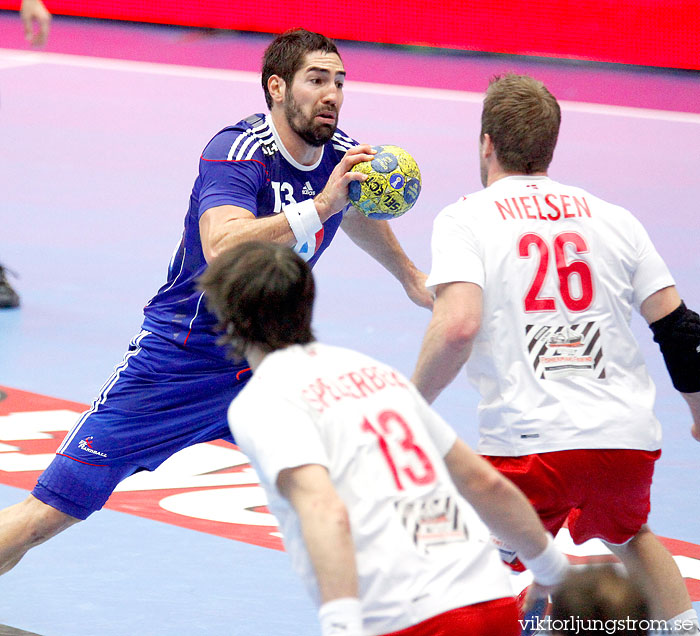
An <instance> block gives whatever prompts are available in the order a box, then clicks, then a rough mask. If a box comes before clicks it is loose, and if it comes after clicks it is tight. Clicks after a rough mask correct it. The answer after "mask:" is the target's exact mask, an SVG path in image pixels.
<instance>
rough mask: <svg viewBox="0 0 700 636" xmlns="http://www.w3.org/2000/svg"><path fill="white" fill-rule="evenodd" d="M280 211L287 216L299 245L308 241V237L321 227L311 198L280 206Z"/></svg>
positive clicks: (321, 224)
mask: <svg viewBox="0 0 700 636" xmlns="http://www.w3.org/2000/svg"><path fill="white" fill-rule="evenodd" d="M282 212H284V216H286V217H287V221H288V223H289V227H291V228H292V232H293V233H294V237H295V238H296V240H297V243H298V244H299V245H304V243H308V242H309V239H311V238H312V237H313V236H314V235H315V234H316V232H318V231H319V230H320V229H321V228H322V227H323V223H321V219H320V218H319V216H318V212H317V211H316V204H315V203H314V200H313V199H307V200H306V201H302V202H301V203H292V204H291V205H286V206H285V207H284V208H282Z"/></svg>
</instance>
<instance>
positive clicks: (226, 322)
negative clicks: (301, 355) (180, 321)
mask: <svg viewBox="0 0 700 636" xmlns="http://www.w3.org/2000/svg"><path fill="white" fill-rule="evenodd" d="M199 287H200V289H202V290H203V291H204V293H205V297H206V302H207V307H208V308H209V310H210V311H211V312H212V313H214V315H216V317H217V318H218V320H219V324H218V325H217V327H218V329H219V330H221V331H222V332H223V335H222V336H221V338H220V339H219V344H222V345H229V346H231V348H232V354H233V357H235V358H243V357H244V356H245V350H246V347H247V346H248V345H251V344H254V345H256V346H258V347H260V348H261V349H263V350H264V351H267V352H270V351H275V350H277V349H282V348H284V347H286V346H288V345H291V344H306V343H308V342H312V341H313V340H314V337H313V333H312V331H311V314H312V311H313V303H314V296H315V285H314V278H313V275H312V274H311V268H310V267H309V266H308V265H307V264H306V262H305V261H304V260H303V259H302V258H300V257H299V255H298V254H296V253H295V252H294V250H292V249H291V248H289V247H286V246H284V245H280V244H277V243H271V242H265V241H249V242H245V243H241V244H239V245H236V246H235V247H233V248H231V249H230V250H228V251H226V252H224V253H223V254H220V255H219V256H217V257H216V258H215V259H214V260H213V261H212V262H211V264H210V265H209V267H208V268H207V270H206V271H205V272H204V274H203V275H202V276H201V277H200V279H199Z"/></svg>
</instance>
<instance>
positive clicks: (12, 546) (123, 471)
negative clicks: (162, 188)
mask: <svg viewBox="0 0 700 636" xmlns="http://www.w3.org/2000/svg"><path fill="white" fill-rule="evenodd" d="M344 81H345V69H344V67H343V63H342V61H341V59H340V56H339V54H338V51H337V49H336V46H335V44H334V43H333V42H332V41H331V40H329V39H328V38H326V37H324V36H322V35H320V34H316V33H311V32H309V31H305V30H303V29H297V30H293V31H289V32H287V33H285V34H283V35H281V36H279V37H278V38H276V39H275V40H274V41H273V42H272V43H271V44H270V46H269V47H268V48H267V50H266V52H265V56H264V58H263V70H262V85H263V89H264V92H265V99H266V101H267V105H268V107H269V113H267V114H255V115H252V116H249V117H247V118H245V119H243V120H242V121H240V122H239V123H237V124H236V125H234V126H231V127H229V128H225V129H224V130H222V131H221V132H219V133H218V134H217V135H215V136H214V138H213V139H212V140H211V141H210V142H209V143H208V144H207V146H206V147H205V149H204V152H203V153H202V156H201V159H200V164H199V175H198V176H197V179H196V181H195V184H194V187H193V189H192V195H191V197H190V205H189V210H188V212H187V215H186V217H185V226H184V230H183V234H182V240H181V242H180V244H179V246H178V248H177V250H176V252H175V254H174V256H173V258H172V261H171V263H170V266H169V271H168V279H167V281H166V283H165V285H163V287H161V289H160V290H159V291H158V293H157V294H156V295H155V297H154V298H152V299H151V301H150V302H149V303H148V304H147V305H146V308H145V310H144V313H145V319H144V322H143V328H142V331H141V332H140V333H139V334H138V335H137V336H136V337H135V338H134V339H133V341H132V342H131V345H130V347H129V350H128V352H127V353H126V356H125V357H124V360H123V361H122V362H121V364H119V365H118V366H117V367H116V368H115V370H114V372H113V374H112V376H111V377H110V378H109V379H108V380H107V382H106V383H105V384H104V386H103V387H102V389H101V391H100V394H99V395H98V397H97V398H96V399H95V401H94V402H93V404H92V406H91V408H90V410H89V411H87V412H86V413H84V414H83V415H82V416H81V418H80V419H79V421H78V422H77V423H76V425H75V427H74V428H73V429H72V430H71V431H70V432H69V433H68V435H67V436H66V438H65V440H64V441H63V443H62V444H61V446H60V447H59V449H58V451H57V453H56V457H55V458H54V460H53V462H52V463H51V465H50V466H49V467H48V468H47V469H46V470H45V471H44V473H43V474H42V475H41V476H40V477H39V480H38V482H37V485H36V487H35V488H34V490H33V491H32V494H31V495H29V496H28V497H27V499H26V500H24V501H23V502H21V503H19V504H16V505H14V506H11V507H9V508H7V509H5V510H3V511H2V512H0V573H3V572H5V571H7V570H9V569H10V568H12V567H13V566H14V565H15V564H16V563H17V562H18V561H19V560H20V559H21V558H22V556H23V555H24V554H25V553H26V552H27V550H28V549H30V548H31V547H33V546H35V545H38V544H40V543H42V542H44V541H46V540H47V539H49V538H51V537H52V536H54V535H56V534H58V533H59V532H61V531H62V530H64V529H66V528H67V527H69V526H71V525H73V524H74V523H76V522H78V521H79V520H81V519H86V518H87V517H88V516H89V515H90V514H91V513H93V512H95V511H96V510H99V509H100V508H102V506H103V505H104V504H105V502H106V501H107V499H108V498H109V496H110V495H111V493H112V491H113V490H114V488H115V487H116V486H117V484H118V483H119V482H120V481H122V480H123V479H125V478H126V477H128V476H129V475H132V474H133V473H135V472H137V471H139V470H154V469H155V468H156V467H157V466H159V465H160V464H161V463H162V462H163V461H164V460H166V459H167V458H168V457H170V456H171V455H172V454H173V453H175V452H177V451H179V450H181V449H183V448H185V447H188V446H191V445H192V444H196V443H199V442H206V441H210V440H215V439H227V440H229V441H233V440H232V437H231V435H230V431H229V428H228V424H227V421H226V412H227V409H228V406H229V404H230V402H231V400H232V399H233V398H234V397H235V396H236V395H237V394H238V393H239V391H240V390H241V389H242V388H243V386H244V385H245V384H246V382H247V381H248V379H249V377H250V370H249V369H248V365H247V364H246V363H245V362H242V363H234V362H232V361H231V360H229V359H227V358H226V351H225V349H224V348H222V347H218V346H217V344H216V340H217V333H216V331H215V325H216V318H215V317H214V316H213V315H212V314H210V313H209V312H208V311H207V309H206V303H205V302H204V299H203V297H202V292H201V291H199V290H198V288H197V279H198V278H199V276H200V275H201V274H202V273H203V272H204V270H205V269H206V267H207V263H209V262H211V261H212V259H214V258H216V256H217V255H218V254H219V253H221V252H223V251H225V250H226V249H228V248H230V247H232V246H234V245H236V244H237V243H240V242H243V241H249V240H251V239H259V240H267V241H274V242H276V243H281V244H285V245H289V246H290V247H293V248H294V249H295V251H296V252H297V253H298V254H299V255H300V256H301V257H302V258H304V260H306V261H307V262H308V263H309V264H310V265H312V266H313V265H314V264H315V263H316V261H317V260H318V258H319V257H320V255H321V254H322V252H323V251H324V250H325V249H326V248H327V247H328V245H329V244H330V242H331V241H332V240H333V237H334V235H335V233H336V232H337V231H338V228H339V227H342V228H343V230H344V231H345V232H346V233H347V234H348V235H349V236H350V238H351V239H352V240H353V241H354V242H355V243H356V244H358V245H359V246H360V247H361V248H362V249H363V250H365V251H366V252H367V253H368V254H370V255H371V256H372V257H374V258H375V259H376V260H377V261H378V262H380V263H381V264H382V265H383V266H384V267H386V268H387V269H388V270H389V271H390V272H391V273H392V274H393V275H394V276H395V277H396V278H397V279H398V280H399V281H400V282H401V284H402V285H403V287H404V289H405V290H406V293H407V294H408V296H409V297H410V298H411V299H412V300H413V301H414V302H415V303H416V304H418V305H420V306H424V307H430V306H431V305H432V297H431V295H430V294H429V292H428V291H427V290H426V288H425V278H426V277H425V275H424V274H423V273H422V272H420V271H419V270H417V269H416V267H415V266H414V265H413V263H412V262H411V261H410V260H409V259H408V257H407V256H406V254H405V253H404V252H403V250H402V248H401V246H400V245H399V243H398V241H397V240H396V237H395V236H394V234H393V232H392V231H391V229H390V228H389V226H388V225H387V222H386V221H376V220H371V219H367V218H366V217H364V216H362V215H361V214H359V213H357V212H354V211H349V210H347V206H348V203H349V200H348V196H347V195H348V184H349V183H350V181H352V180H364V179H366V176H364V175H362V174H360V173H356V172H352V171H351V169H352V167H353V166H354V165H355V164H356V163H358V162H361V161H367V160H369V159H371V158H372V150H371V147H370V146H369V145H357V144H356V142H355V141H353V139H352V138H350V137H348V136H347V135H345V134H344V133H343V132H341V131H340V130H339V129H338V128H337V124H338V114H339V112H340V108H341V106H342V103H343V83H344Z"/></svg>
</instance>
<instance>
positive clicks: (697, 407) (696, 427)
mask: <svg viewBox="0 0 700 636" xmlns="http://www.w3.org/2000/svg"><path fill="white" fill-rule="evenodd" d="M681 395H682V396H683V399H685V401H686V402H687V403H688V406H689V407H690V414H691V415H692V416H693V426H692V427H691V428H690V434H691V435H692V436H693V438H694V439H696V440H697V441H698V442H700V391H698V392H697V393H681Z"/></svg>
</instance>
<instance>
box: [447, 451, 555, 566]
mask: <svg viewBox="0 0 700 636" xmlns="http://www.w3.org/2000/svg"><path fill="white" fill-rule="evenodd" d="M445 463H446V464H447V469H448V470H449V472H450V476H451V477H452V480H453V481H454V483H455V485H456V486H457V488H458V489H459V492H460V493H462V496H463V497H464V498H465V499H466V500H467V501H468V502H469V503H470V504H471V505H472V506H473V507H474V509H475V510H476V512H477V513H478V514H479V517H481V519H482V520H483V521H484V523H485V524H486V525H487V526H488V527H489V528H490V529H491V531H492V532H493V533H494V534H495V535H496V536H498V537H499V538H500V539H503V540H504V541H505V542H506V543H508V544H509V545H510V546H512V547H513V549H514V550H515V551H516V552H517V553H518V555H519V556H520V557H521V558H523V559H531V558H533V557H536V556H537V555H538V554H540V553H541V552H542V551H543V550H544V549H545V547H546V546H547V538H546V534H545V530H544V527H543V526H542V523H541V522H540V520H539V517H538V516H537V513H536V512H535V510H534V508H533V507H532V506H531V505H530V502H529V501H528V500H527V499H526V498H525V495H523V493H522V492H521V491H520V490H518V488H516V487H515V485H514V484H513V483H512V482H510V481H509V480H508V479H506V478H505V477H503V475H501V474H500V473H499V472H498V471H497V470H496V469H495V468H493V467H492V466H491V465H490V464H489V463H488V462H487V461H486V460H485V459H483V458H481V457H479V456H478V455H477V454H476V453H474V452H473V451H472V450H471V449H470V448H469V447H468V446H467V445H466V444H465V443H464V442H463V441H462V440H460V439H458V440H457V441H456V442H455V443H454V445H453V446H452V448H451V449H450V451H449V452H448V453H447V455H446V456H445Z"/></svg>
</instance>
